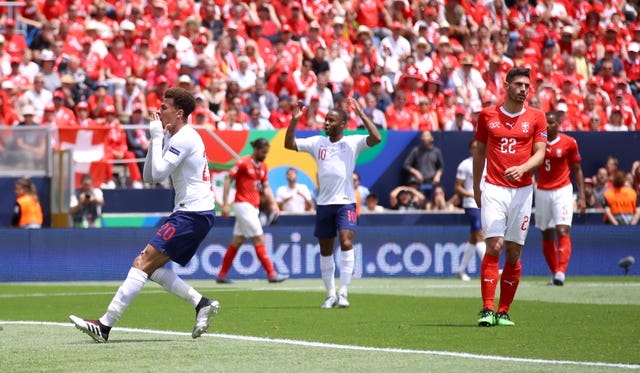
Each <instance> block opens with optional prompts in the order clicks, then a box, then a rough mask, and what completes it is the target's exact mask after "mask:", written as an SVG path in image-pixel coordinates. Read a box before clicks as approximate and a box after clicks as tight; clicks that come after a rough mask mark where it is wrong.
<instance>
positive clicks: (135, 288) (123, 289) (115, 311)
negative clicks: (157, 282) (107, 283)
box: [99, 267, 148, 326]
mask: <svg viewBox="0 0 640 373" xmlns="http://www.w3.org/2000/svg"><path fill="white" fill-rule="evenodd" d="M147 277H148V276H147V274H146V273H145V272H144V271H142V270H140V269H138V268H133V267H131V269H130V270H129V273H128V274H127V278H126V279H125V280H124V282H123V283H122V285H120V288H119V289H118V291H117V292H116V295H115V296H114V297H113V299H112V300H111V303H109V306H108V307H107V312H106V313H105V314H104V315H103V316H102V317H101V318H100V320H99V321H100V322H101V323H102V324H103V325H106V326H113V325H115V323H116V322H117V321H118V320H119V319H120V317H121V316H122V314H123V313H124V311H125V310H126V309H127V307H129V304H131V301H133V299H134V298H135V297H136V296H137V295H138V294H139V293H140V291H141V290H142V288H143V287H144V284H145V282H147Z"/></svg>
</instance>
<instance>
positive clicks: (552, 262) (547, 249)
mask: <svg viewBox="0 0 640 373" xmlns="http://www.w3.org/2000/svg"><path fill="white" fill-rule="evenodd" d="M542 254H544V259H545V260H546V261H547V265H548V266H549V269H550V270H551V274H552V275H554V274H555V273H556V272H557V269H558V254H557V253H556V241H555V240H552V241H544V240H543V241H542Z"/></svg>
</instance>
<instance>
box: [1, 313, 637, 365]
mask: <svg viewBox="0 0 640 373" xmlns="http://www.w3.org/2000/svg"><path fill="white" fill-rule="evenodd" d="M0 325H50V326H63V327H71V326H73V325H71V324H70V323H59V322H46V321H2V320H0ZM113 330H117V331H123V332H130V333H143V334H159V335H175V336H185V337H186V336H191V333H186V332H172V331H164V330H151V329H137V328H121V327H115V328H113ZM202 336H203V337H207V338H222V339H232V340H236V341H247V342H263V343H275V344H278V343H279V344H288V345H294V346H304V347H318V348H338V349H341V350H352V351H371V352H387V353H396V354H416V355H433V356H450V357H457V358H465V359H478V360H495V361H508V362H517V363H531V364H551V365H575V366H587V367H605V368H624V369H640V364H623V363H604V362H595V361H572V360H545V359H528V358H517V357H505V356H496V355H478V354H469V353H464V352H451V351H432V350H411V349H401V348H381V347H366V346H352V345H341V344H333V343H319V342H308V341H296V340H292V339H279V338H274V339H271V338H262V337H251V336H243V335H232V334H215V333H212V334H203V335H202Z"/></svg>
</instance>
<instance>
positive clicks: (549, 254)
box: [535, 112, 586, 286]
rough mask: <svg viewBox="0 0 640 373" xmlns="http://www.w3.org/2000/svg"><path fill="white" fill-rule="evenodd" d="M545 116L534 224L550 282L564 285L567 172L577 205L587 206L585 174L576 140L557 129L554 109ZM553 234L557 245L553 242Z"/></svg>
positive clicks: (569, 197)
mask: <svg viewBox="0 0 640 373" xmlns="http://www.w3.org/2000/svg"><path fill="white" fill-rule="evenodd" d="M546 117H547V149H546V153H545V156H544V162H543V163H542V165H541V166H540V167H538V187H537V189H536V193H535V202H536V227H538V228H539V229H540V230H541V231H542V252H543V254H544V258H545V259H546V261H547V265H549V269H550V270H551V273H552V274H553V279H552V280H551V281H550V282H549V285H557V286H562V285H564V280H565V273H566V271H567V265H568V264H569V258H570V256H571V236H570V235H569V229H570V228H571V218H572V217H573V186H572V185H571V179H570V178H569V174H570V173H571V172H573V177H574V179H575V180H576V184H577V186H578V201H577V208H578V212H579V213H580V214H583V213H584V211H585V208H586V204H585V197H584V175H583V174H582V167H581V166H580V161H581V160H582V157H581V156H580V152H579V151H578V143H577V142H576V140H575V139H574V138H573V137H571V136H568V135H565V134H564V133H560V132H559V127H560V123H559V120H558V115H557V114H556V113H555V112H549V113H547V114H546ZM556 236H557V237H558V245H557V246H556V242H555V241H556Z"/></svg>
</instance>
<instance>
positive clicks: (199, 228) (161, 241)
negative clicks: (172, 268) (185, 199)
mask: <svg viewBox="0 0 640 373" xmlns="http://www.w3.org/2000/svg"><path fill="white" fill-rule="evenodd" d="M215 216H216V213H215V210H211V211H200V212H187V211H176V212H174V213H172V214H171V215H169V217H168V218H167V219H166V220H165V222H164V224H163V225H162V227H160V229H158V232H156V235H155V236H153V238H152V239H151V241H149V245H151V246H153V247H154V248H155V249H156V250H158V251H160V252H161V253H164V254H165V255H167V256H168V257H169V258H171V260H173V261H174V262H176V263H178V264H180V265H181V266H185V265H187V263H189V260H191V258H192V257H193V256H194V255H195V253H196V250H198V246H200V243H201V242H202V240H204V238H205V237H206V236H207V234H208V233H209V231H210V230H211V227H213V221H214V218H215Z"/></svg>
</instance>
